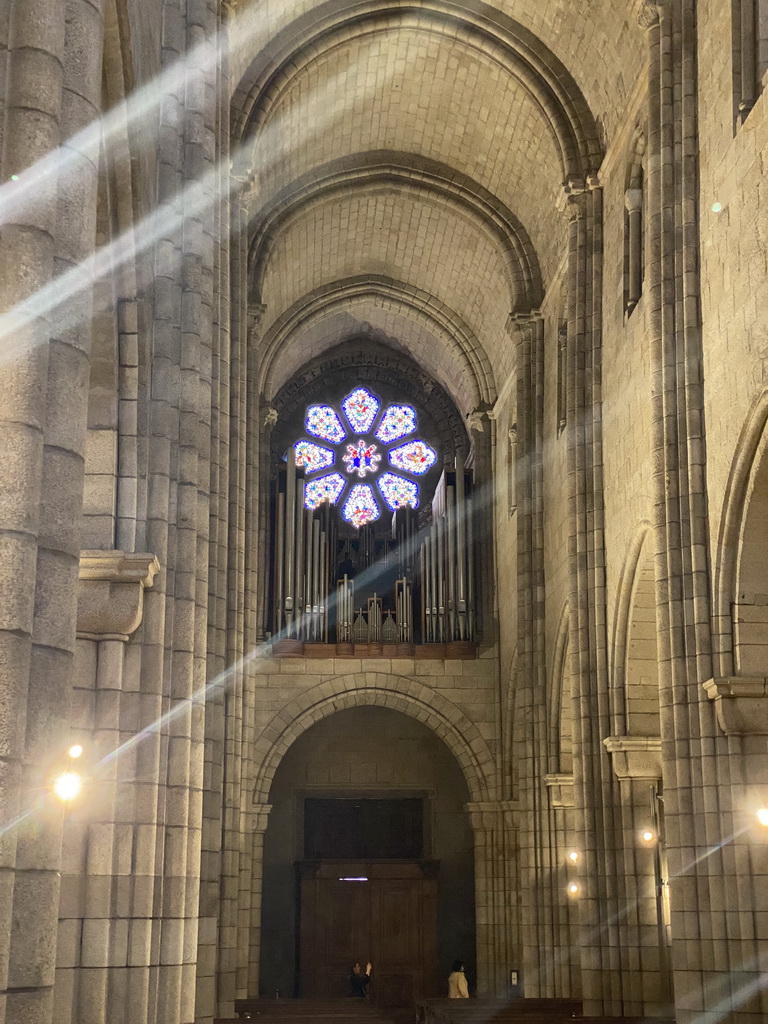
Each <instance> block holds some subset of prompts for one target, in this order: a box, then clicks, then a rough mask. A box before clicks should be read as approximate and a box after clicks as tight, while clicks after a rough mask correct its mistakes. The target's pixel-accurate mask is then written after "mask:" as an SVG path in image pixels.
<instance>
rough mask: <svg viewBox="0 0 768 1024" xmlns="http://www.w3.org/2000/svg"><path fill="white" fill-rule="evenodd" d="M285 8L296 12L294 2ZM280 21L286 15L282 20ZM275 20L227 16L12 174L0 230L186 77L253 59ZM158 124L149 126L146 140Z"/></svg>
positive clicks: (259, 11)
mask: <svg viewBox="0 0 768 1024" xmlns="http://www.w3.org/2000/svg"><path fill="white" fill-rule="evenodd" d="M285 7H290V8H298V3H297V2H296V0H288V2H287V3H286V4H285V5H284V8H283V10H284V9H285ZM283 16H285V15H283ZM275 21H276V17H275V15H274V14H271V13H270V12H269V10H267V11H265V10H264V8H263V7H262V6H261V5H260V4H258V3H255V2H254V3H252V4H251V5H250V6H249V7H248V9H247V10H245V11H243V12H238V13H236V14H234V15H233V16H232V19H231V21H230V23H229V26H228V27H224V28H222V29H220V30H219V31H218V32H217V33H216V34H215V35H213V36H210V37H208V38H207V39H204V40H202V41H201V42H200V43H197V44H196V45H195V46H194V47H193V48H192V49H191V50H190V51H189V52H187V53H186V54H184V55H183V56H181V57H179V59H178V60H176V61H174V62H173V64H170V65H169V66H168V67H167V68H164V69H163V70H162V71H160V72H159V73H158V74H157V75H156V76H155V77H154V78H152V79H151V81H149V82H147V83H146V84H145V85H142V86H139V88H138V89H136V90H135V91H134V92H132V93H130V94H129V95H128V96H126V97H125V98H124V99H123V100H122V101H120V102H119V103H117V104H115V106H114V107H112V109H111V110H109V111H107V112H106V113H105V114H103V115H102V116H101V117H100V118H97V119H96V120H94V121H92V122H91V123H90V124H89V125H87V126H86V127H85V128H83V129H82V130H81V131H79V132H77V133H76V134H75V135H73V136H71V137H70V138H69V139H68V140H67V141H66V142H63V143H62V144H61V145H60V146H59V147H58V148H57V149H54V150H52V151H51V152H50V153H47V154H46V155H45V156H44V157H41V158H40V159H39V160H38V161H36V162H35V163H34V164H32V165H31V166H30V167H27V168H24V169H19V170H18V171H16V172H15V180H10V181H7V182H5V183H4V184H3V185H2V186H0V225H2V224H9V223H16V222H17V221H18V220H19V217H20V215H22V214H24V212H25V211H28V210H30V209H32V208H34V207H35V205H36V204H37V203H38V202H39V201H40V197H41V196H43V195H45V194H46V193H48V192H51V191H53V189H55V188H57V187H58V188H61V187H62V186H65V185H66V181H67V178H68V176H70V175H76V174H79V173H80V168H81V164H82V161H83V160H84V159H85V160H89V161H90V162H91V163H92V164H94V166H96V165H98V163H99V159H100V154H101V150H102V147H103V148H104V150H105V152H106V153H107V155H108V154H109V152H110V150H111V148H112V147H113V146H114V145H123V143H124V139H125V136H126V133H127V132H128V131H129V130H130V131H132V132H133V134H134V137H137V136H138V133H139V130H140V128H141V127H142V126H148V129H149V121H150V118H152V117H153V116H154V115H155V114H158V113H159V112H160V110H161V108H162V105H163V103H164V102H165V101H166V100H167V98H168V97H169V96H173V95H180V96H182V95H183V93H184V88H185V83H186V80H187V76H188V75H189V74H190V73H194V74H200V73H208V72H211V71H213V70H214V68H215V67H216V66H217V64H218V62H219V60H220V56H221V54H222V53H227V54H228V55H229V59H230V61H232V62H235V61H236V60H237V58H238V57H239V56H240V55H241V54H244V53H246V52H247V53H252V54H256V55H258V54H259V53H260V52H261V50H262V49H263V47H264V45H265V43H266V42H267V41H268V40H269V39H270V38H272V36H273V35H274V31H275V29H274V23H275ZM158 127H159V122H157V121H154V122H153V123H152V125H151V131H149V130H148V134H149V136H150V138H151V136H152V135H153V134H154V132H155V131H156V130H157V128H158Z"/></svg>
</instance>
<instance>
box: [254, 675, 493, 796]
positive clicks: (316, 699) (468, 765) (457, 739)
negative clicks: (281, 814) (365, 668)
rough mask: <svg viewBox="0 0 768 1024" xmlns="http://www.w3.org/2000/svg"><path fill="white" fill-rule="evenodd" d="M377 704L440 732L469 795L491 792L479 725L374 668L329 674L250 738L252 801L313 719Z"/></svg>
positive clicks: (412, 682) (420, 688)
mask: <svg viewBox="0 0 768 1024" xmlns="http://www.w3.org/2000/svg"><path fill="white" fill-rule="evenodd" d="M362 705H376V706H379V707H387V708H391V709H393V710H395V711H400V712H402V713H403V714H406V715H409V716H410V717H411V718H415V719H416V720H417V721H419V722H422V723H423V724H424V725H426V726H428V727H429V728H430V729H431V730H432V732H434V734H435V735H436V736H437V737H439V738H440V739H441V740H443V742H444V743H445V745H446V746H447V747H448V749H449V750H450V751H451V753H452V754H453V755H454V757H455V758H456V761H457V762H458V764H459V767H460V768H461V770H462V772H463V774H464V778H465V779H466V782H467V788H468V789H469V793H470V797H471V799H472V801H488V800H493V799H495V798H496V784H495V781H494V772H495V766H494V760H493V755H492V754H491V751H490V749H489V747H488V745H487V743H486V742H485V740H484V739H483V737H482V735H481V734H480V730H479V729H478V728H477V726H476V725H474V724H473V723H472V722H470V721H469V719H468V718H467V717H466V716H465V715H464V714H463V713H462V712H461V711H460V710H459V709H458V708H457V707H456V706H455V705H454V704H452V703H451V702H450V701H449V700H448V699H447V698H446V697H444V696H442V694H440V693H439V692H437V691H435V690H433V689H431V688H430V687H428V686H425V685H424V684H423V683H420V682H419V681H418V680H417V679H413V678H411V677H409V676H394V675H385V674H383V673H377V674H376V675H375V676H374V678H373V679H372V678H371V674H370V673H365V674H362V675H344V676H336V677H334V678H332V679H328V680H326V681H325V682H323V683H319V684H318V685H317V686H314V687H312V688H311V689H310V690H307V691H306V692H305V693H303V694H302V695H301V696H299V697H296V698H295V699H294V700H292V701H290V702H289V703H288V704H286V705H285V707H283V708H282V709H281V710H280V711H278V712H277V714H276V715H275V716H274V717H273V718H272V720H271V721H270V722H269V724H268V725H267V726H266V728H265V729H264V731H263V732H262V733H261V735H260V737H259V739H258V740H257V741H256V743H255V744H254V749H253V763H254V764H255V765H256V773H255V783H254V788H253V802H254V804H266V803H267V802H268V798H269V791H270V787H271V785H272V779H273V777H274V774H275V771H276V769H277V766H278V765H279V763H280V761H281V760H282V758H283V756H284V754H285V753H286V751H287V750H288V748H289V747H290V746H291V744H292V743H293V742H294V741H295V740H297V739H298V738H299V736H301V734H302V733H303V732H305V731H306V730H307V729H308V728H309V727H310V726H312V725H314V724H315V722H319V721H320V720H321V719H323V718H327V717H328V716H329V715H332V714H334V713H335V712H336V711H341V710H342V709H344V708H352V707H360V706H362Z"/></svg>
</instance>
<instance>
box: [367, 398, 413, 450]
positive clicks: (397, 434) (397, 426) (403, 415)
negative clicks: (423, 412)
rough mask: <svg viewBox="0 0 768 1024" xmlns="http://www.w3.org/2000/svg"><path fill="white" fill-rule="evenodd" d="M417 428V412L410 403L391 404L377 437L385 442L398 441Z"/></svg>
mask: <svg viewBox="0 0 768 1024" xmlns="http://www.w3.org/2000/svg"><path fill="white" fill-rule="evenodd" d="M415 429H416V412H415V410H413V409H412V408H411V407H410V405H390V406H389V408H388V409H387V410H386V412H385V413H384V415H383V416H382V418H381V423H380V424H379V429H378V430H377V431H376V437H378V439H379V440H380V441H383V443H384V444H389V442H390V441H398V440H399V439H400V438H401V437H405V436H406V435H407V434H412V433H413V431H414V430H415Z"/></svg>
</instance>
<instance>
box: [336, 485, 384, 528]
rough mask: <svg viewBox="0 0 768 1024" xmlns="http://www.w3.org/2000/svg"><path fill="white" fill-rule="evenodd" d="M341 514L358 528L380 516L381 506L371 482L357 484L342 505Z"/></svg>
mask: <svg viewBox="0 0 768 1024" xmlns="http://www.w3.org/2000/svg"><path fill="white" fill-rule="evenodd" d="M341 514H342V516H343V517H344V518H345V519H346V521H347V522H348V523H352V525H353V526H356V527H358V529H359V528H360V527H361V526H365V524H366V523H372V522H374V521H375V520H376V519H378V518H379V515H380V514H381V513H380V512H379V506H378V504H377V502H376V499H375V498H374V496H373V491H372V490H371V487H370V485H369V484H355V486H354V487H353V488H352V490H351V491H350V492H349V497H348V498H347V500H346V501H345V502H344V505H343V506H342V509H341Z"/></svg>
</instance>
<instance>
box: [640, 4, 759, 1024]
mask: <svg viewBox="0 0 768 1024" xmlns="http://www.w3.org/2000/svg"><path fill="white" fill-rule="evenodd" d="M696 6H697V5H696V3H695V0H663V2H662V0H660V2H657V3H649V2H645V3H643V4H641V5H640V18H641V23H642V25H643V26H644V28H645V29H646V31H647V38H648V61H649V77H648V112H649V113H648V122H649V147H648V170H649V178H648V207H649V245H648V249H649V255H650V267H649V284H650V288H649V303H648V313H649V327H650V333H651V358H652V373H653V394H652V401H653V446H654V453H653V456H654V457H653V463H654V470H655V473H654V486H655V496H656V502H655V519H654V527H655V533H656V552H657V554H656V588H657V589H656V593H657V627H658V646H659V673H660V703H661V740H662V761H663V771H664V810H665V822H666V830H667V849H668V855H669V870H670V900H671V921H672V929H671V930H672V966H673V982H674V990H675V1010H676V1019H677V1020H678V1022H679V1024H687V1022H689V1021H694V1020H695V1021H696V1022H697V1024H715V1022H716V1021H720V1020H722V1017H723V1014H727V1016H728V1020H729V1022H731V1024H741V1022H743V1024H747V1022H752V1021H754V1022H757V1021H759V1020H764V1019H765V1018H766V1016H768V989H766V987H765V984H764V981H765V974H764V971H763V961H762V957H763V951H764V949H765V944H766V942H768V924H766V923H764V918H765V914H763V913H761V911H760V907H761V906H762V902H761V900H762V897H761V891H762V888H763V882H764V878H765V875H766V874H768V846H766V843H765V840H764V837H762V836H760V835H758V834H757V833H758V829H757V826H756V823H755V819H754V817H753V816H752V815H751V814H750V806H751V805H752V806H753V805H754V801H755V800H756V799H757V800H759V799H760V794H759V793H757V792H756V791H755V787H756V786H761V785H765V782H766V779H767V778H768V773H767V772H766V768H767V767H768V766H767V765H766V755H765V746H764V742H765V741H764V739H763V738H762V737H760V738H757V737H754V736H745V735H743V734H740V733H738V732H736V733H733V732H730V731H729V730H726V734H724V732H723V729H722V725H723V724H724V721H722V720H721V723H720V725H719V724H718V721H717V715H716V714H715V710H716V709H717V710H719V711H724V710H725V709H724V707H723V703H724V702H725V701H729V700H731V699H733V698H736V699H738V688H736V689H735V690H734V689H731V687H730V684H729V683H728V676H727V672H728V670H727V669H726V671H725V672H723V673H722V676H716V675H715V672H714V671H713V668H714V666H713V657H712V623H711V580H710V572H709V565H708V556H709V551H710V549H711V545H710V533H709V522H708V515H707V511H708V510H707V492H706V452H705V437H706V431H705V424H704V387H703V375H702V359H703V354H702V341H701V313H700V281H699V241H700V240H699V225H698V209H699V201H700V196H699V177H698V156H699V153H698V149H699V144H698V124H697V87H698V78H697V26H696ZM723 684H725V688H723ZM726 691H730V692H726ZM710 698H711V699H712V703H710ZM718 704H719V708H718ZM753 757H755V758H756V759H755V760H754V761H752V758H753ZM756 908H757V913H756V912H755V911H756Z"/></svg>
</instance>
